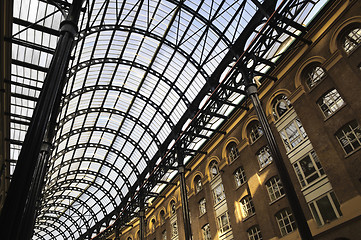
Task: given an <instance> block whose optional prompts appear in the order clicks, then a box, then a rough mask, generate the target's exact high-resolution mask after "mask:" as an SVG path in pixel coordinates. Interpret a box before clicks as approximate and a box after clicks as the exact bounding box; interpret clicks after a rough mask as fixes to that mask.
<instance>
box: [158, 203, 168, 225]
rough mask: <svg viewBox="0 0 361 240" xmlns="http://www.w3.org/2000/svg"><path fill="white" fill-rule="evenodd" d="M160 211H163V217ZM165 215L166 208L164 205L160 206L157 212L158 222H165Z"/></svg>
mask: <svg viewBox="0 0 361 240" xmlns="http://www.w3.org/2000/svg"><path fill="white" fill-rule="evenodd" d="M162 211H163V213H164V215H163V217H162ZM166 215H167V209H166V208H165V207H163V206H162V207H161V208H160V210H159V213H158V222H159V223H160V224H163V223H164V222H165V218H166ZM163 221H164V222H163Z"/></svg>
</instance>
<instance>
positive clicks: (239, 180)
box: [233, 166, 247, 188]
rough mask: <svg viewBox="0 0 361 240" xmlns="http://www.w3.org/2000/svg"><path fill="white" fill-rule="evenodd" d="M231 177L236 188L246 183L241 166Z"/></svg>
mask: <svg viewBox="0 0 361 240" xmlns="http://www.w3.org/2000/svg"><path fill="white" fill-rule="evenodd" d="M238 172H239V173H238ZM233 177H234V182H235V184H236V188H239V187H240V186H242V185H243V184H245V183H246V182H247V177H246V173H245V171H244V169H243V167H242V166H240V167H239V168H237V169H236V170H235V171H234V172H233Z"/></svg>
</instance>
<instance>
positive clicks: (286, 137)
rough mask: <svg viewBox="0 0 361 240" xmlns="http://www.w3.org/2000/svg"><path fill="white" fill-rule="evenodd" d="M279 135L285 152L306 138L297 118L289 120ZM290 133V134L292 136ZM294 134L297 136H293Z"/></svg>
mask: <svg viewBox="0 0 361 240" xmlns="http://www.w3.org/2000/svg"><path fill="white" fill-rule="evenodd" d="M292 128H293V129H295V131H292ZM279 133H280V135H281V138H282V142H283V145H284V146H285V148H286V150H287V152H289V151H292V150H293V149H295V148H296V147H297V146H299V145H300V144H301V143H302V142H303V141H304V140H306V139H307V138H308V137H307V133H306V131H305V129H304V127H303V125H302V123H301V120H300V119H299V118H298V117H296V118H294V119H293V120H291V121H290V122H289V123H288V124H287V125H286V126H285V127H284V128H282V129H281V130H280V131H279ZM290 133H292V135H291V134H290ZM295 133H297V135H295Z"/></svg>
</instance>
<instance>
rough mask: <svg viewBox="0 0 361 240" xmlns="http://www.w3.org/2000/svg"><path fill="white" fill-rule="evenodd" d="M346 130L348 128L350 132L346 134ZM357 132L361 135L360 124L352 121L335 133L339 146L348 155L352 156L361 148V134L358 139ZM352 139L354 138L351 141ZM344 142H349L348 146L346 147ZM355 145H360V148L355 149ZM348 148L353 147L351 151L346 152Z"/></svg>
mask: <svg viewBox="0 0 361 240" xmlns="http://www.w3.org/2000/svg"><path fill="white" fill-rule="evenodd" d="M353 125H354V126H353ZM345 128H348V130H349V131H347V132H346V131H345ZM355 130H358V132H360V133H361V127H360V124H359V123H358V122H357V121H356V120H352V121H350V122H348V123H346V124H345V125H343V126H342V127H341V128H340V129H339V130H337V132H336V133H335V136H336V139H337V140H338V142H339V144H340V145H341V147H342V149H343V151H344V152H345V153H346V155H348V154H351V153H352V152H354V151H356V150H358V149H360V147H361V134H359V137H358V136H357V132H355ZM341 135H342V136H341ZM350 136H351V137H350ZM350 138H353V140H352V141H350ZM343 142H347V144H346V145H344V144H343ZM353 143H358V146H356V147H355V146H354V145H353ZM346 147H347V149H349V147H351V149H350V150H346Z"/></svg>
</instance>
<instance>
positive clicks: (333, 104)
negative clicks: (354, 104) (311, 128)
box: [317, 89, 345, 118]
mask: <svg viewBox="0 0 361 240" xmlns="http://www.w3.org/2000/svg"><path fill="white" fill-rule="evenodd" d="M317 105H318V106H319V107H320V109H321V111H322V113H323V115H324V116H325V117H326V118H327V117H329V116H331V115H332V114H334V113H335V112H336V111H337V110H338V109H340V108H341V107H342V106H343V105H345V102H344V100H343V99H342V98H341V96H340V94H339V93H338V92H337V90H336V89H331V90H330V91H328V92H326V93H325V94H324V95H323V96H322V97H320V98H319V99H318V100H317Z"/></svg>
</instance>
